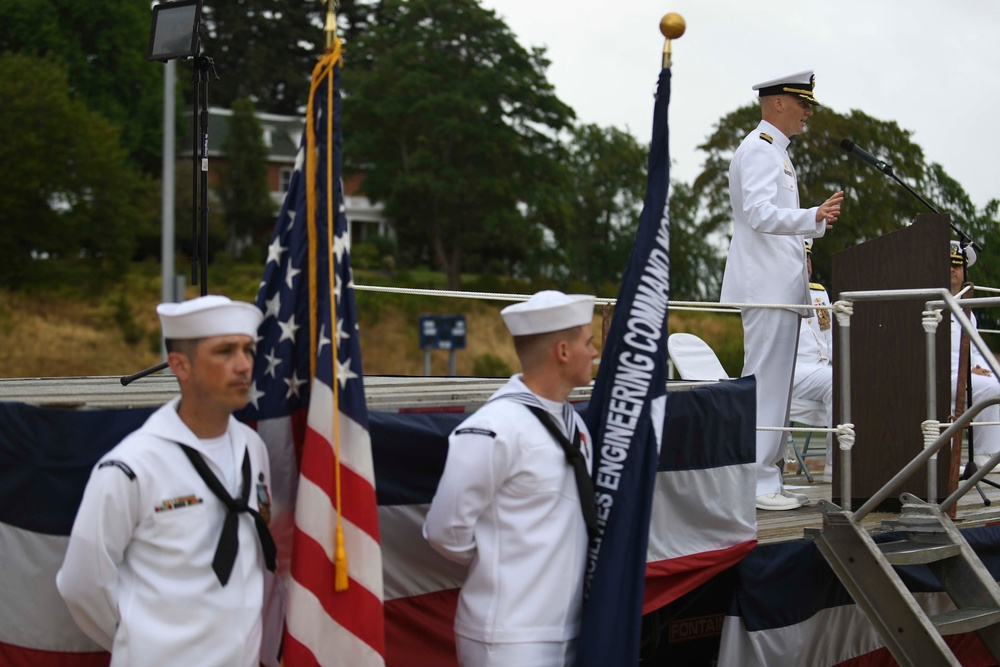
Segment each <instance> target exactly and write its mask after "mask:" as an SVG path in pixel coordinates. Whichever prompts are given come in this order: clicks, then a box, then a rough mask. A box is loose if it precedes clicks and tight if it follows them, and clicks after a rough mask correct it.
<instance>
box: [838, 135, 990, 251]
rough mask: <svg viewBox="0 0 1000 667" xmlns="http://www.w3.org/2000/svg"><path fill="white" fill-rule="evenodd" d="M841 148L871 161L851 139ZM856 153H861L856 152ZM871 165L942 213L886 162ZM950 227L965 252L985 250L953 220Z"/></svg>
mask: <svg viewBox="0 0 1000 667" xmlns="http://www.w3.org/2000/svg"><path fill="white" fill-rule="evenodd" d="M840 147H841V148H843V149H844V151H845V152H847V153H851V154H852V155H855V156H857V157H859V158H860V159H861V160H863V161H864V162H868V161H869V160H868V159H866V157H871V156H870V155H869V154H868V153H867V152H865V151H864V150H863V149H861V148H860V147H858V146H856V145H855V143H854V142H853V141H851V140H850V139H844V140H843V141H842V142H840ZM856 151H860V152H856ZM870 164H872V166H873V167H875V169H876V170H878V171H880V172H882V173H883V174H886V175H887V176H889V177H890V178H892V180H894V181H896V182H897V183H899V184H900V185H902V186H903V188H904V189H905V190H906V191H907V192H909V193H910V194H911V195H913V196H914V197H916V198H917V201H919V202H920V203H921V204H923V205H924V206H926V207H927V208H928V209H929V210H930V212H931V213H940V211H939V210H937V209H936V208H934V206H932V205H931V203H930V202H929V201H927V200H926V199H924V198H923V197H921V196H920V195H919V194H918V193H917V192H916V191H915V190H914V189H913V188H911V187H910V186H909V185H907V184H906V183H904V182H903V179H901V178H900V177H899V176H897V175H896V172H894V171H893V170H892V165H891V164H886V163H885V162H882V161H881V160H878V161H877V162H871V163H870ZM949 217H950V215H949ZM948 226H949V227H951V229H952V231H954V232H955V234H956V235H958V238H959V242H960V243H961V245H962V249H963V250H964V249H965V248H966V247H968V246H970V245H971V246H972V248H973V249H974V250H975V251H976V252H977V253H980V252H982V250H983V249H982V248H981V247H980V246H979V244H978V243H976V242H975V241H973V240H972V237H971V236H969V235H968V234H966V233H965V232H964V231H962V230H961V229H959V228H958V227H957V226H956V225H955V223H953V222H951V220H949V221H948Z"/></svg>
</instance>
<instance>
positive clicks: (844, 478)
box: [837, 313, 851, 511]
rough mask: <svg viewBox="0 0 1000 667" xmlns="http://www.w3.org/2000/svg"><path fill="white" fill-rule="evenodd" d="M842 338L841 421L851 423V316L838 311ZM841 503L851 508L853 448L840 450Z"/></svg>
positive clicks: (846, 507) (838, 353)
mask: <svg viewBox="0 0 1000 667" xmlns="http://www.w3.org/2000/svg"><path fill="white" fill-rule="evenodd" d="M837 324H838V325H839V326H840V340H839V341H837V342H838V343H839V346H838V347H837V358H838V359H839V360H840V361H839V363H840V423H841V424H850V423H851V316H850V315H848V314H842V313H837ZM840 504H841V506H842V507H843V509H845V510H847V511H850V509H851V450H850V448H841V450H840Z"/></svg>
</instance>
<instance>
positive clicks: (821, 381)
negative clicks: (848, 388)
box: [792, 366, 833, 465]
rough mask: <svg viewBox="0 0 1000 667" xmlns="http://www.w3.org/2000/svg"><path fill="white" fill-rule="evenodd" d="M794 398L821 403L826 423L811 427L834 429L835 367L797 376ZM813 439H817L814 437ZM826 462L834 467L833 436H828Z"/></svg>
mask: <svg viewBox="0 0 1000 667" xmlns="http://www.w3.org/2000/svg"><path fill="white" fill-rule="evenodd" d="M792 397H793V398H801V399H805V400H807V401H820V402H821V403H822V404H823V405H825V406H826V422H824V423H823V424H810V426H825V427H826V428H832V425H833V366H817V367H816V368H815V369H814V370H813V371H812V372H811V373H808V374H805V375H802V376H801V377H799V376H798V374H796V377H795V384H793V385H792ZM813 437H816V436H815V435H813ZM826 462H827V465H833V434H832V433H827V434H826Z"/></svg>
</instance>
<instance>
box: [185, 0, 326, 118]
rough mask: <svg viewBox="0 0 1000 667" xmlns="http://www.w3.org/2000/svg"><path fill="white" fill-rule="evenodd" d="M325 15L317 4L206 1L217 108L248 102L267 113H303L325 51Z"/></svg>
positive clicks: (309, 0)
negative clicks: (250, 101)
mask: <svg viewBox="0 0 1000 667" xmlns="http://www.w3.org/2000/svg"><path fill="white" fill-rule="evenodd" d="M324 13H325V3H319V2H316V0H206V2H205V6H204V9H203V17H204V20H203V30H202V37H203V52H204V54H205V55H206V56H209V57H211V58H212V59H213V60H214V61H215V65H216V71H217V72H218V75H219V79H218V80H217V81H216V80H213V81H212V83H211V90H210V94H211V99H212V104H218V105H221V106H225V107H229V106H232V105H233V104H234V103H235V101H236V100H237V99H240V98H244V97H245V98H248V99H250V100H252V101H253V102H254V104H255V105H256V106H257V108H259V109H261V110H263V111H269V112H273V113H281V114H286V115H293V114H297V113H301V112H302V111H303V110H304V109H305V105H306V101H307V99H308V96H309V81H310V76H311V74H312V69H313V66H314V65H315V64H316V58H317V56H318V55H319V54H320V53H322V52H323V50H324V48H325V43H324V40H325V34H324V32H323V16H324Z"/></svg>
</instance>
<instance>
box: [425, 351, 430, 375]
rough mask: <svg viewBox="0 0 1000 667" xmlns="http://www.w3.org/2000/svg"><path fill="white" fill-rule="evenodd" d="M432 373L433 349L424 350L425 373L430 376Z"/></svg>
mask: <svg viewBox="0 0 1000 667" xmlns="http://www.w3.org/2000/svg"><path fill="white" fill-rule="evenodd" d="M430 374H431V351H430V350H424V375H425V376H427V377H430Z"/></svg>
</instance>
